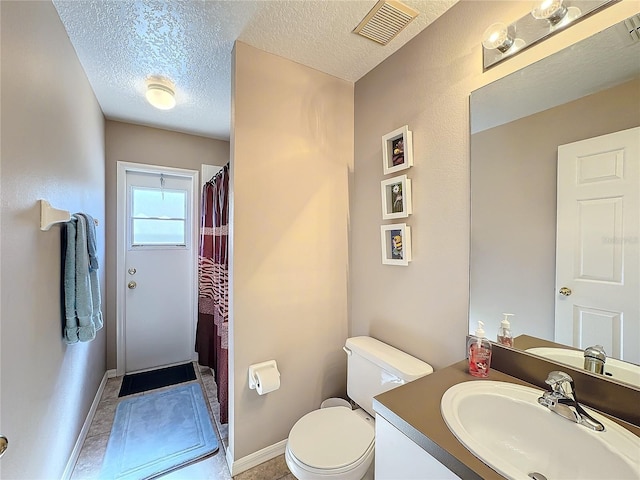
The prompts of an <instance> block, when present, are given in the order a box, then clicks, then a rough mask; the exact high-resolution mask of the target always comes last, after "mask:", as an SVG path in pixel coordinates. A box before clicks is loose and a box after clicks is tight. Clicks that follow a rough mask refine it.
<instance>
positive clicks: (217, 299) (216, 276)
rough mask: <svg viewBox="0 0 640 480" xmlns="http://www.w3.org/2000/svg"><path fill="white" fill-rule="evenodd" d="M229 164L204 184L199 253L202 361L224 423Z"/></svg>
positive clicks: (199, 347)
mask: <svg viewBox="0 0 640 480" xmlns="http://www.w3.org/2000/svg"><path fill="white" fill-rule="evenodd" d="M228 240H229V164H227V165H225V166H224V167H223V169H222V170H220V171H219V172H218V173H217V174H216V175H215V176H214V177H213V178H212V179H211V180H209V181H208V182H207V183H206V184H205V185H204V188H203V192H202V209H201V217H200V255H199V257H198V274H199V287H198V327H197V330H196V352H198V363H199V364H200V365H206V366H209V367H211V368H212V369H213V371H214V373H215V380H216V385H217V387H218V401H219V402H220V423H227V422H228V398H229V376H228V368H227V365H228V351H229V323H228V320H229V313H228V312H229V262H228V257H229V255H228V252H229V248H228Z"/></svg>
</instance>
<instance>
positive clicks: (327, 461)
mask: <svg viewBox="0 0 640 480" xmlns="http://www.w3.org/2000/svg"><path fill="white" fill-rule="evenodd" d="M374 437H375V427H374V424H373V422H372V421H367V420H365V419H364V418H362V417H360V416H358V415H356V414H354V412H353V411H352V410H351V409H349V408H347V407H331V408H323V409H321V410H315V411H313V412H310V413H308V414H306V415H305V416H304V417H302V418H301V419H300V420H298V421H297V422H296V424H295V425H294V426H293V428H292V429H291V432H290V433H289V451H290V452H291V453H292V454H293V455H294V456H295V457H296V458H297V459H298V460H299V461H301V462H302V463H304V464H306V465H309V466H310V467H314V468H319V469H328V470H330V469H336V468H341V467H344V466H347V465H351V464H352V463H354V462H356V461H357V460H358V459H359V458H360V457H362V456H363V455H364V454H365V453H366V452H367V450H368V449H369V447H370V446H371V444H372V443H373V441H374Z"/></svg>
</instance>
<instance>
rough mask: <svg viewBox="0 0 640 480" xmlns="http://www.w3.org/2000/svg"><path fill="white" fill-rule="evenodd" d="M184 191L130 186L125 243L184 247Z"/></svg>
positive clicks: (185, 194) (185, 203)
mask: <svg viewBox="0 0 640 480" xmlns="http://www.w3.org/2000/svg"><path fill="white" fill-rule="evenodd" d="M187 193H188V192H187V191H186V190H173V189H166V188H151V187H134V186H132V187H131V204H130V215H129V219H130V222H131V228H130V230H129V231H130V238H129V246H130V247H134V248H139V247H164V248H170V247H179V248H185V247H186V246H187V244H188V242H189V229H188V221H187V216H188V215H187V200H188V198H187Z"/></svg>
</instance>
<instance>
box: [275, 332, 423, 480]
mask: <svg viewBox="0 0 640 480" xmlns="http://www.w3.org/2000/svg"><path fill="white" fill-rule="evenodd" d="M344 351H345V352H346V353H347V395H348V396H349V398H350V399H351V400H352V401H354V402H355V403H356V404H357V406H358V408H356V409H353V410H352V409H351V408H350V407H347V406H344V405H346V404H348V403H347V402H346V401H345V402H340V401H339V400H337V399H330V400H331V401H329V400H326V401H325V402H323V406H325V405H329V406H327V407H326V408H320V409H319V410H314V411H313V412H310V413H307V414H306V415H305V416H303V417H302V418H301V419H300V420H298V421H297V422H296V423H295V425H294V426H293V428H292V429H291V432H290V433H289V438H288V439H287V446H286V449H285V460H286V462H287V466H288V467H289V470H290V471H291V473H293V475H294V476H295V477H296V478H297V479H298V480H319V479H322V480H327V479H332V480H333V479H339V480H361V479H363V478H365V477H366V478H369V477H370V475H371V470H370V469H371V467H372V464H373V456H374V446H375V422H374V415H375V413H374V411H373V397H375V396H376V395H379V394H381V393H383V392H386V391H387V390H391V389H392V388H395V387H397V386H400V385H403V384H405V383H408V382H411V381H413V380H416V379H418V378H420V377H424V376H425V375H428V374H430V373H432V372H433V368H432V367H431V365H429V364H428V363H425V362H423V361H421V360H418V359H417V358H414V357H412V356H411V355H408V354H406V353H404V352H402V351H400V350H398V349H396V348H394V347H391V346H390V345H387V344H385V343H382V342H381V341H379V340H376V339H375V338H371V337H353V338H348V339H347V341H346V343H345V346H344ZM333 405H336V406H333ZM371 478H372V477H371Z"/></svg>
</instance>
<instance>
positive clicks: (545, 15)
mask: <svg viewBox="0 0 640 480" xmlns="http://www.w3.org/2000/svg"><path fill="white" fill-rule="evenodd" d="M566 14H567V7H566V6H565V5H564V2H563V0H543V1H542V2H538V3H536V5H535V6H534V7H533V10H531V15H532V16H533V18H535V19H537V20H548V21H549V23H550V24H551V25H555V24H556V23H558V22H560V21H561V20H562V19H563V18H564V16H565V15H566Z"/></svg>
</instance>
